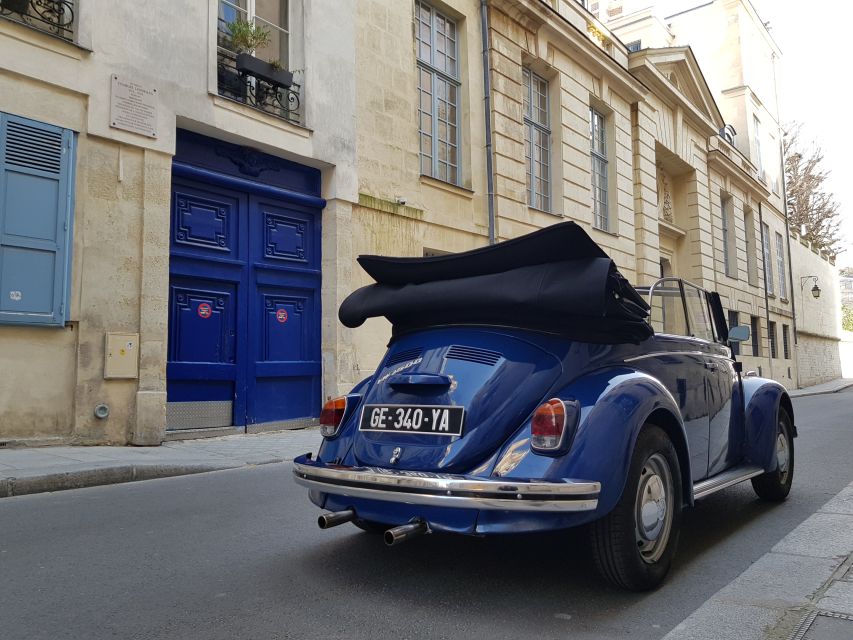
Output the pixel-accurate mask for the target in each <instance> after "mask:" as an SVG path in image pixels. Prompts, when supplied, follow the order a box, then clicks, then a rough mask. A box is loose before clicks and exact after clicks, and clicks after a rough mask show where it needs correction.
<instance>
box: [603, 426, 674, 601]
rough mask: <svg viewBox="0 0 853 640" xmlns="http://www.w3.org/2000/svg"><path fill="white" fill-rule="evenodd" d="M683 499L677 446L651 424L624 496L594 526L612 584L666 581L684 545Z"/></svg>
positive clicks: (641, 587)
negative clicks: (680, 541) (680, 538)
mask: <svg viewBox="0 0 853 640" xmlns="http://www.w3.org/2000/svg"><path fill="white" fill-rule="evenodd" d="M681 498H682V496H681V471H680V467H679V464H678V455H677V454H676V453H675V447H673V446H672V442H671V441H670V439H669V437H668V436H667V435H666V433H665V432H664V431H663V430H662V429H661V428H659V427H656V426H653V425H646V426H645V427H644V428H643V430H642V431H641V432H640V435H639V437H638V438H637V444H636V446H635V448H634V455H633V457H632V458H631V466H630V468H629V471H628V479H627V482H626V483H625V489H624V490H623V492H622V497H621V498H620V499H619V502H618V503H617V504H616V506H615V507H614V509H613V511H611V512H610V513H609V514H607V515H606V516H604V517H603V518H601V519H600V520H597V521H596V522H593V523H592V525H591V526H590V532H591V537H592V547H593V555H594V557H595V562H596V565H597V566H598V570H599V571H600V572H601V574H602V575H603V576H604V577H605V578H606V579H607V580H609V581H610V582H612V583H613V584H615V585H617V586H619V587H622V588H624V589H630V590H631V591H647V590H649V589H653V588H655V587H656V586H658V585H659V584H660V583H661V582H662V581H663V579H664V577H666V574H667V572H668V571H669V567H670V564H671V563H672V558H673V556H674V555H675V548H676V546H677V544H678V531H679V527H680V525H681Z"/></svg>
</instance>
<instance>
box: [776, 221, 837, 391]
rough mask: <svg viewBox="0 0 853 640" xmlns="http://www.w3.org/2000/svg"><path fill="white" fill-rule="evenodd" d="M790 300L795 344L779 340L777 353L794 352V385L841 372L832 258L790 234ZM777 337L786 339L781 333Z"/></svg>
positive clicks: (835, 376) (835, 285)
mask: <svg viewBox="0 0 853 640" xmlns="http://www.w3.org/2000/svg"><path fill="white" fill-rule="evenodd" d="M791 266H792V267H793V274H792V275H793V284H794V287H793V292H792V293H793V300H794V304H795V306H796V309H797V314H796V319H797V326H796V344H794V345H790V347H789V346H788V345H786V344H783V342H780V343H779V344H780V347H779V349H780V353H781V351H782V350H783V349H784V350H785V351H788V350H789V349H790V348H792V349H793V350H794V351H795V352H796V359H797V365H798V367H797V374H798V376H799V379H798V381H797V382H798V386H801V387H807V386H810V385H814V384H820V383H822V382H829V381H830V380H835V379H836V378H840V377H841V376H842V353H841V351H842V344H841V340H842V331H841V296H840V289H839V286H838V279H839V278H838V269H837V268H836V266H835V258H834V257H832V256H830V255H828V254H827V253H826V252H825V251H819V250H818V249H816V248H814V247H812V246H811V244H810V243H809V242H808V240H806V239H805V238H803V237H802V236H799V235H798V234H797V233H795V232H794V233H792V234H791ZM779 339H780V340H785V341H786V342H787V340H786V339H785V336H784V335H782V336H781V337H780V338H779Z"/></svg>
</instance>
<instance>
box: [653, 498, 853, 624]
mask: <svg viewBox="0 0 853 640" xmlns="http://www.w3.org/2000/svg"><path fill="white" fill-rule="evenodd" d="M851 567H853V483H851V484H850V485H848V486H847V487H846V488H845V489H843V490H842V491H841V492H840V493H839V494H838V495H836V496H835V497H834V498H832V499H831V500H830V501H829V502H827V503H826V504H825V505H823V507H821V508H820V510H818V511H817V513H815V514H813V515H812V516H811V517H809V518H808V519H807V520H805V521H804V522H803V523H801V524H800V525H799V526H798V527H797V528H796V529H794V530H793V531H792V532H791V533H789V534H788V535H787V536H785V537H784V538H783V539H782V540H780V541H779V542H778V543H777V544H776V546H774V547H773V548H772V549H771V550H770V552H769V553H767V554H765V555H764V556H762V557H761V558H760V559H759V560H758V561H757V562H755V563H754V564H753V565H752V566H750V567H749V569H747V570H746V571H744V572H743V573H742V574H740V576H738V577H737V578H735V579H734V580H733V581H732V582H730V583H729V584H728V585H726V586H725V587H723V588H722V589H720V590H719V591H718V592H717V593H716V594H714V595H713V596H711V598H710V599H709V600H708V601H707V602H705V604H703V605H702V606H701V607H699V608H698V609H697V610H696V611H695V612H694V613H693V614H691V615H690V616H689V617H688V618H686V619H685V620H684V621H683V622H681V624H679V625H678V626H677V627H675V629H673V630H672V631H670V632H669V633H668V634H667V635H666V636H665V637H664V639H663V640H850V639H851V638H853V568H851Z"/></svg>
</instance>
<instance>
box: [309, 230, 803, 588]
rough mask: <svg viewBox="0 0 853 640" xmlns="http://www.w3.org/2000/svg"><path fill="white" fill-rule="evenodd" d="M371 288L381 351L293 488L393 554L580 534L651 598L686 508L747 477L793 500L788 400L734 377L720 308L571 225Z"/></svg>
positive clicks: (385, 264)
mask: <svg viewBox="0 0 853 640" xmlns="http://www.w3.org/2000/svg"><path fill="white" fill-rule="evenodd" d="M359 262H360V264H361V265H362V267H363V268H364V269H365V270H366V271H367V272H368V273H369V274H370V275H371V276H372V277H373V279H374V280H375V281H376V283H375V284H372V285H370V286H367V287H364V288H362V289H359V290H358V291H356V292H354V293H353V294H351V295H350V296H349V297H348V298H347V299H346V300H345V301H344V303H343V305H342V306H341V309H340V312H339V317H340V319H341V321H342V322H343V323H344V324H345V325H347V326H351V327H355V326H359V325H360V324H362V323H363V322H364V320H365V319H366V318H369V317H375V316H385V317H386V318H388V319H389V320H390V321H391V323H392V326H393V334H392V338H391V341H390V344H389V346H388V351H387V353H386V355H385V357H384V359H383V360H382V362H381V363H380V364H379V366H378V368H377V369H376V373H375V374H374V375H373V376H371V377H370V378H368V379H366V380H364V381H362V382H361V383H359V384H358V385H357V386H356V387H355V388H354V389H353V390H352V391H351V392H350V393H349V394H348V395H346V396H344V397H341V398H336V399H334V400H331V401H329V402H328V403H327V404H326V406H325V407H324V408H323V412H322V415H321V418H320V422H321V425H322V426H321V431H322V434H323V443H322V446H321V447H320V450H319V453H318V454H317V456H316V457H314V456H312V455H311V454H306V455H304V456H301V457H299V458H297V459H296V461H295V462H294V469H293V471H294V475H295V478H296V481H297V482H298V483H300V484H302V485H304V486H306V487H308V488H309V490H310V497H311V500H312V501H313V502H314V503H315V504H316V505H317V506H319V507H321V508H324V509H326V510H327V511H328V513H325V514H324V515H322V516H320V520H319V522H320V526H321V527H322V528H327V527H332V526H336V525H339V524H342V523H345V522H352V523H353V524H355V525H356V526H357V527H360V528H362V529H365V530H368V531H377V532H384V536H385V541H386V543H387V544H389V545H393V544H398V543H399V542H401V541H403V540H407V539H409V538H413V537H416V536H420V535H423V534H426V533H430V532H443V533H444V532H447V533H458V534H466V535H498V534H509V533H513V534H515V533H524V532H533V531H548V530H561V529H567V528H570V527H576V526H579V525H585V526H586V527H587V528H588V530H589V537H590V540H591V546H592V549H593V552H594V556H595V558H596V563H597V565H598V567H599V569H600V570H601V572H602V574H603V575H604V576H605V577H606V578H607V579H609V580H610V581H612V582H613V583H615V584H617V585H619V586H622V587H624V588H627V589H633V590H644V589H651V588H653V587H655V586H656V585H658V584H659V583H660V582H661V581H662V580H663V578H664V576H665V575H666V573H667V571H668V569H669V566H670V564H671V561H672V558H673V555H674V553H675V548H676V543H677V540H678V530H679V523H680V520H681V512H682V509H683V508H684V507H688V506H691V505H692V504H693V501H694V500H696V499H698V498H701V497H703V496H706V495H708V494H711V493H713V492H715V491H718V490H720V489H723V488H726V487H729V486H731V485H733V484H735V483H738V482H742V481H744V480H751V481H752V485H753V487H754V488H755V491H756V493H757V494H758V495H759V496H760V497H761V498H764V499H767V500H783V499H784V498H785V497H786V496H787V495H788V492H789V490H790V487H791V480H792V477H793V471H794V443H793V438H794V437H795V436H796V428H795V426H794V414H793V410H792V407H791V401H790V399H789V397H788V395H787V393H786V391H785V389H784V388H783V387H782V386H781V385H779V384H777V383H776V382H774V381H772V380H766V379H762V378H758V377H755V376H754V375H750V374H745V375H742V374H741V367H740V363H738V362H737V361H736V360H735V359H734V358H733V357H732V351H731V350H730V348H729V346H728V344H729V343H730V342H733V341H739V340H746V339H748V335H749V329H748V327H732V328H729V327H727V326H726V321H725V316H724V314H723V308H722V305H721V303H720V298H719V296H718V295H717V294H715V293H711V292H708V291H705V290H703V289H701V288H699V287H696V286H694V285H692V284H690V283H688V282H685V281H683V280H680V279H676V278H664V279H662V280H659V281H658V282H656V283H654V284H653V285H652V286H650V287H643V288H634V287H632V286H630V285H629V284H628V283H627V281H626V280H625V279H624V278H623V276H622V275H621V274H620V273H619V271H618V270H617V269H616V266H615V265H614V264H613V262H612V261H611V260H610V258H608V257H607V255H606V254H605V253H604V252H603V251H602V250H601V248H600V247H598V246H597V245H596V244H595V243H594V242H593V241H592V240H591V239H590V238H589V236H587V235H586V233H585V232H584V231H583V230H582V229H581V228H580V227H579V226H577V225H575V224H574V223H571V222H567V223H563V224H558V225H554V226H552V227H549V228H547V229H544V230H542V231H538V232H535V233H532V234H529V235H527V236H523V237H521V238H517V239H515V240H510V241H507V242H503V243H500V244H498V245H494V246H491V247H486V248H482V249H477V250H474V251H469V252H465V253H460V254H451V255H447V256H439V257H432V258H385V257H379V256H362V257H360V258H359Z"/></svg>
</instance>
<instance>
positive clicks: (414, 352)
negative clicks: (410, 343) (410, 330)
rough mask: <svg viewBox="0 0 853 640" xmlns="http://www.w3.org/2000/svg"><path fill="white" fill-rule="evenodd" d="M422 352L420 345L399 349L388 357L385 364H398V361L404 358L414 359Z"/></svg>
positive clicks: (387, 365) (404, 359)
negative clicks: (403, 349)
mask: <svg viewBox="0 0 853 640" xmlns="http://www.w3.org/2000/svg"><path fill="white" fill-rule="evenodd" d="M422 353H423V349H422V348H421V347H415V348H413V349H406V350H405V351H400V352H399V353H395V354H394V355H393V356H391V357H390V358H388V362H386V363H385V366H386V367H391V366H393V365H395V364H399V363H400V362H405V361H406V360H414V359H415V358H419V357H420V355H421V354H422Z"/></svg>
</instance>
